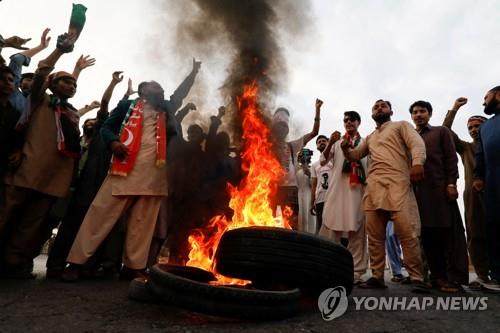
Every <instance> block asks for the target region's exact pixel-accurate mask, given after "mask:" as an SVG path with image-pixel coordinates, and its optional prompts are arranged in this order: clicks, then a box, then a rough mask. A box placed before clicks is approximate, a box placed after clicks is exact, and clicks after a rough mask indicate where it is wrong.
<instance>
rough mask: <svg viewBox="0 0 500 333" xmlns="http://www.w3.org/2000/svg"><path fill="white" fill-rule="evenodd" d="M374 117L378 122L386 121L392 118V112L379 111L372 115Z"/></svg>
mask: <svg viewBox="0 0 500 333" xmlns="http://www.w3.org/2000/svg"><path fill="white" fill-rule="evenodd" d="M372 119H373V120H375V121H376V122H377V123H381V124H383V123H385V122H387V121H389V120H391V114H390V113H377V114H374V115H373V116H372Z"/></svg>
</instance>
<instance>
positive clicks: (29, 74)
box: [21, 73, 35, 82]
mask: <svg viewBox="0 0 500 333" xmlns="http://www.w3.org/2000/svg"><path fill="white" fill-rule="evenodd" d="M34 76H35V73H23V74H22V75H21V82H23V80H24V79H33V77H34Z"/></svg>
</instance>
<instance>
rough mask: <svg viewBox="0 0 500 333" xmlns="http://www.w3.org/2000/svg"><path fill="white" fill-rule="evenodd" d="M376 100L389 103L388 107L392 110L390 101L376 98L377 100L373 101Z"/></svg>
mask: <svg viewBox="0 0 500 333" xmlns="http://www.w3.org/2000/svg"><path fill="white" fill-rule="evenodd" d="M378 102H386V103H387V105H389V109H391V111H392V104H391V102H389V101H386V100H385V99H377V100H376V101H375V103H378Z"/></svg>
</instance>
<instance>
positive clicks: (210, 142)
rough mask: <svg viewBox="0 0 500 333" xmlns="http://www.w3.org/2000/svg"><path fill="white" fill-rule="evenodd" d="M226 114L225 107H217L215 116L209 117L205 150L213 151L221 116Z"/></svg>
mask: <svg viewBox="0 0 500 333" xmlns="http://www.w3.org/2000/svg"><path fill="white" fill-rule="evenodd" d="M225 114H226V107H224V106H221V107H219V110H218V113H217V116H212V117H210V127H209V128H208V134H207V140H206V147H205V150H206V151H207V152H212V153H213V152H215V146H216V144H215V138H216V136H217V131H218V130H219V127H220V125H221V124H222V117H224V115H225Z"/></svg>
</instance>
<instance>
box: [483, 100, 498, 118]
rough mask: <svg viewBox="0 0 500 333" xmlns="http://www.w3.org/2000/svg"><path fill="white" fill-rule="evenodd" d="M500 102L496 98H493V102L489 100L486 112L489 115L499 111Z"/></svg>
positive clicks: (485, 108)
mask: <svg viewBox="0 0 500 333" xmlns="http://www.w3.org/2000/svg"><path fill="white" fill-rule="evenodd" d="M499 104H500V103H499V102H498V101H497V100H496V99H493V100H491V102H489V103H488V105H486V106H485V107H484V113H486V114H488V115H490V114H496V113H499V112H500V108H499V107H498V105H499Z"/></svg>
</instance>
